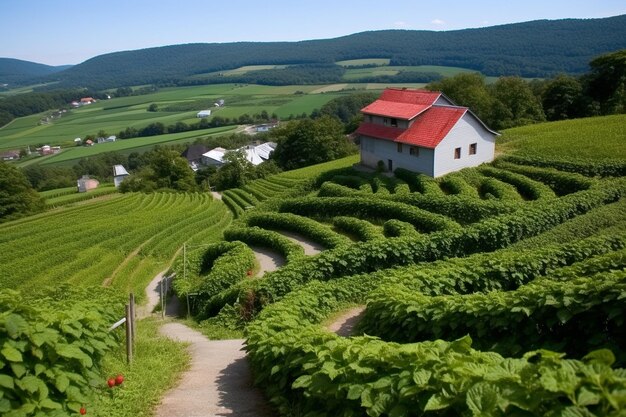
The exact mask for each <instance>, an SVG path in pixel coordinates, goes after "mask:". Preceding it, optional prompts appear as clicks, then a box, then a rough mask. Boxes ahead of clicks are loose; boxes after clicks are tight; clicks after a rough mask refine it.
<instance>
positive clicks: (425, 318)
mask: <svg viewBox="0 0 626 417" xmlns="http://www.w3.org/2000/svg"><path fill="white" fill-rule="evenodd" d="M624 255H625V253H624V250H622V251H621V252H620V253H617V254H615V255H613V254H611V256H610V257H611V260H612V262H610V263H608V265H603V264H601V263H598V262H595V263H594V267H595V268H594V269H593V271H589V270H587V271H585V272H586V273H587V276H584V277H581V278H579V277H577V276H576V275H573V276H572V275H571V272H570V274H568V275H566V276H567V277H568V279H567V280H564V278H563V275H561V277H560V280H559V281H554V280H551V279H550V278H551V276H548V277H547V278H545V279H541V280H535V281H533V282H532V283H529V284H526V285H523V286H521V287H519V288H518V289H516V290H514V291H510V292H497V291H491V292H489V293H487V294H480V293H476V294H468V295H442V296H435V297H429V296H426V295H423V294H420V293H418V292H411V291H409V290H408V289H407V288H406V287H404V286H402V285H398V284H395V285H383V286H381V287H380V288H378V289H377V290H376V291H374V292H372V294H371V295H370V297H369V298H368V310H367V314H366V317H365V318H364V321H363V322H362V323H363V327H364V331H366V332H367V333H368V334H374V335H378V336H382V337H386V336H387V335H389V336H390V339H391V340H394V341H401V342H404V343H407V342H416V341H421V340H434V339H444V340H452V339H455V338H458V337H461V336H463V335H466V334H469V335H471V336H472V338H473V340H474V345H475V346H476V348H477V349H480V350H490V351H495V352H498V353H500V354H503V355H506V356H516V355H519V354H520V353H523V352H526V351H528V350H535V349H540V348H541V349H551V350H557V351H561V352H566V353H567V354H568V356H570V357H578V358H581V357H582V356H584V355H585V354H586V353H587V352H588V351H589V350H592V349H598V348H609V349H611V350H613V351H614V352H623V350H624V346H623V345H622V344H623V343H622V342H621V340H626V339H625V338H624V335H623V322H622V320H623V319H622V317H623V309H624V305H623V303H620V302H619V301H618V300H619V297H620V294H621V293H622V292H623V289H624V288H623V287H624V279H625V275H624V272H623V271H622V272H610V271H606V270H605V269H604V268H607V267H609V268H615V269H618V270H619V269H622V270H623V268H624V267H625V266H626V264H625V263H624V260H625V259H626V258H625V257H624ZM583 266H584V264H583ZM598 266H599V268H598ZM575 271H576V272H577V273H580V271H581V268H577V269H576V270H575ZM579 276H581V275H579ZM599 322H602V323H605V324H604V330H603V332H600V333H599V332H598V331H597V328H596V325H595V324H594V323H599ZM368 324H369V325H368ZM620 356H623V355H620ZM619 359H620V361H619V362H620V363H623V362H624V360H625V359H626V357H620V358H619Z"/></svg>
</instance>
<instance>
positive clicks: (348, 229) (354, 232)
mask: <svg viewBox="0 0 626 417" xmlns="http://www.w3.org/2000/svg"><path fill="white" fill-rule="evenodd" d="M333 225H334V226H335V229H337V230H339V231H341V232H344V233H347V234H349V235H351V236H355V237H356V238H357V239H358V240H360V241H369V240H376V239H384V237H385V236H384V235H383V233H382V230H381V229H380V228H378V227H376V226H374V225H373V224H372V223H370V222H368V221H366V220H361V219H357V218H355V217H348V216H338V217H335V218H333Z"/></svg>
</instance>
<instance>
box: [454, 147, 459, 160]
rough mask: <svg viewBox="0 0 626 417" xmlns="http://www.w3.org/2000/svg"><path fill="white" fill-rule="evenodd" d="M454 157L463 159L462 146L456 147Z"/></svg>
mask: <svg viewBox="0 0 626 417" xmlns="http://www.w3.org/2000/svg"><path fill="white" fill-rule="evenodd" d="M454 159H461V148H454Z"/></svg>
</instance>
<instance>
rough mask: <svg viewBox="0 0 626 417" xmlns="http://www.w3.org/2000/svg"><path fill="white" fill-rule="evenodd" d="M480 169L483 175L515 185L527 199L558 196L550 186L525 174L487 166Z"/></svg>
mask: <svg viewBox="0 0 626 417" xmlns="http://www.w3.org/2000/svg"><path fill="white" fill-rule="evenodd" d="M478 170H479V171H480V173H481V174H483V175H486V176H489V177H494V178H497V179H499V180H501V181H504V182H507V183H509V184H511V185H513V186H515V188H516V189H517V192H518V193H519V194H520V195H521V196H522V197H523V198H524V199H526V200H539V199H542V198H555V197H556V195H555V194H554V191H552V189H551V188H550V187H548V186H547V185H545V184H543V183H541V182H539V181H534V180H531V179H530V178H528V177H526V176H524V175H521V174H516V173H514V172H510V171H505V170H502V169H497V168H493V167H487V166H484V167H480V168H478Z"/></svg>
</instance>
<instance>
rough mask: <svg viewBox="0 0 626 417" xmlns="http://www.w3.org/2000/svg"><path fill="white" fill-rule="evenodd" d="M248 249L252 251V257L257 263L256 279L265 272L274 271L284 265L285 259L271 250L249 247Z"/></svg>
mask: <svg viewBox="0 0 626 417" xmlns="http://www.w3.org/2000/svg"><path fill="white" fill-rule="evenodd" d="M250 249H252V252H254V257H255V258H256V260H257V261H258V262H259V272H257V275H256V276H257V277H262V276H263V275H265V273H266V272H271V271H275V270H277V269H278V268H280V267H281V266H283V265H284V264H285V258H283V257H282V256H281V255H279V254H277V253H276V252H274V251H272V250H269V249H266V248H262V247H259V246H250Z"/></svg>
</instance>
